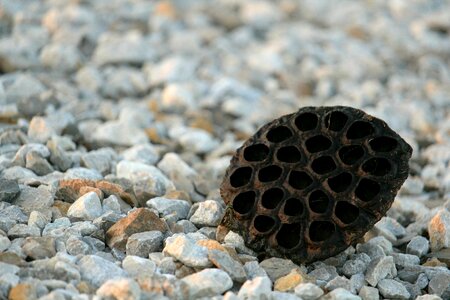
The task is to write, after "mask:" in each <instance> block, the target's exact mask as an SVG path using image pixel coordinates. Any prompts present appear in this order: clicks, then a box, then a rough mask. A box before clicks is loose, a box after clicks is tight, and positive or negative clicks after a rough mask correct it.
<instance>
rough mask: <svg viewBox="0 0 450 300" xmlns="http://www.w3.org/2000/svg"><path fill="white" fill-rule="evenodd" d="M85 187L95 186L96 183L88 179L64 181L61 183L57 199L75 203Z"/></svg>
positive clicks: (57, 191)
mask: <svg viewBox="0 0 450 300" xmlns="http://www.w3.org/2000/svg"><path fill="white" fill-rule="evenodd" d="M85 186H91V187H93V186H95V181H93V180H88V179H64V180H60V181H59V185H58V189H57V190H56V197H57V198H58V199H62V200H64V201H66V202H69V203H73V202H75V200H77V199H78V198H79V197H80V196H81V195H80V189H81V188H82V187H85Z"/></svg>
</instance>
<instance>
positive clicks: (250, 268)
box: [244, 261, 268, 280]
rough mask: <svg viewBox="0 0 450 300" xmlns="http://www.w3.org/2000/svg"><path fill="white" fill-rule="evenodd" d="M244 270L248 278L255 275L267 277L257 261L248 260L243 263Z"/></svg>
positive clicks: (253, 277)
mask: <svg viewBox="0 0 450 300" xmlns="http://www.w3.org/2000/svg"><path fill="white" fill-rule="evenodd" d="M244 270H245V273H246V274H247V278H248V279H249V280H252V279H255V278H256V277H268V276H267V272H266V270H264V269H263V268H261V266H260V265H259V263H258V261H248V262H246V263H245V264H244Z"/></svg>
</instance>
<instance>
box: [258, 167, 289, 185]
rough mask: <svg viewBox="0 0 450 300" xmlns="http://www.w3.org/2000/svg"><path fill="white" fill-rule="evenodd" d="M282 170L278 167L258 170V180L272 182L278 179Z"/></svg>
mask: <svg viewBox="0 0 450 300" xmlns="http://www.w3.org/2000/svg"><path fill="white" fill-rule="evenodd" d="M281 172H283V170H282V169H281V168H280V167H279V166H275V165H271V166H267V167H265V168H262V169H261V170H259V173H258V179H259V181H261V182H269V181H274V180H277V179H278V178H280V176H281Z"/></svg>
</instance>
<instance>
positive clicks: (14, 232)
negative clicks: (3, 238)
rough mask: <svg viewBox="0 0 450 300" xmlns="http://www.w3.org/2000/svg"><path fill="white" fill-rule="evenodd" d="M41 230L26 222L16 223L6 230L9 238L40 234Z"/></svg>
mask: <svg viewBox="0 0 450 300" xmlns="http://www.w3.org/2000/svg"><path fill="white" fill-rule="evenodd" d="M40 235H41V230H40V229H39V228H37V227H35V226H28V225H26V224H16V225H14V226H13V227H12V228H11V229H10V230H8V236H9V237H10V238H13V239H15V238H25V237H29V236H40Z"/></svg>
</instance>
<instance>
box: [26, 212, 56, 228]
mask: <svg viewBox="0 0 450 300" xmlns="http://www.w3.org/2000/svg"><path fill="white" fill-rule="evenodd" d="M50 221H51V214H50V213H49V212H40V211H36V210H34V211H32V212H31V213H30V217H29V218H28V225H29V226H36V227H38V228H39V229H44V227H45V225H47V224H48V223H50Z"/></svg>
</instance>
